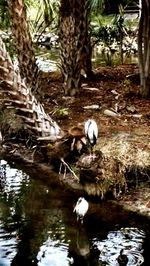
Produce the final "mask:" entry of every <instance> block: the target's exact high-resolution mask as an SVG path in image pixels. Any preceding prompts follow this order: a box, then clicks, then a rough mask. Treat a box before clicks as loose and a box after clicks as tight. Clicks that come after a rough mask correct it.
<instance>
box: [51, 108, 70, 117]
mask: <svg viewBox="0 0 150 266" xmlns="http://www.w3.org/2000/svg"><path fill="white" fill-rule="evenodd" d="M53 114H55V115H56V116H58V117H59V118H64V117H66V116H68V115H69V109H68V108H65V107H64V108H58V109H56V110H55V111H54V112H53Z"/></svg>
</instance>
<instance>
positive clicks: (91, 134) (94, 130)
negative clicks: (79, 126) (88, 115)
mask: <svg viewBox="0 0 150 266" xmlns="http://www.w3.org/2000/svg"><path fill="white" fill-rule="evenodd" d="M84 131H85V136H86V138H87V140H88V142H89V144H90V146H91V147H93V146H94V145H95V144H96V142H97V138H98V126H97V124H96V122H95V120H93V119H88V120H87V121H86V122H85V125H84Z"/></svg>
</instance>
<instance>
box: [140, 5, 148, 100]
mask: <svg viewBox="0 0 150 266" xmlns="http://www.w3.org/2000/svg"><path fill="white" fill-rule="evenodd" d="M138 57H139V70H140V81H141V94H142V96H143V97H146V98H148V97H150V3H149V1H148V0H143V1H142V11H141V17H140V21H139V32H138Z"/></svg>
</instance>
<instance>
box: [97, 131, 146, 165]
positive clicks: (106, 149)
mask: <svg viewBox="0 0 150 266" xmlns="http://www.w3.org/2000/svg"><path fill="white" fill-rule="evenodd" d="M97 148H100V150H101V151H102V153H103V154H104V155H105V156H106V157H113V158H115V159H117V160H118V161H120V162H121V163H122V164H123V165H124V166H125V167H126V168H129V167H133V166H135V167H137V168H147V167H150V144H149V136H147V137H146V136H141V137H140V136H136V135H135V136H131V135H129V134H123V133H121V134H118V135H116V136H111V137H110V138H109V139H108V137H107V138H101V140H100V143H99V145H98V147H97Z"/></svg>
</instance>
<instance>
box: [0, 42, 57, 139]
mask: <svg viewBox="0 0 150 266" xmlns="http://www.w3.org/2000/svg"><path fill="white" fill-rule="evenodd" d="M0 98H1V100H2V102H3V105H4V108H5V109H13V110H15V111H16V113H17V115H18V116H19V117H20V118H21V119H22V120H23V122H24V126H25V128H28V129H30V130H31V131H33V132H34V134H36V136H37V137H39V136H43V137H45V136H51V137H54V138H57V137H58V135H59V134H60V132H61V131H60V127H59V126H58V125H57V123H56V122H55V121H53V120H52V119H51V118H50V117H49V115H47V114H46V113H45V111H44V108H43V106H42V105H41V104H40V103H39V102H38V101H37V99H36V98H35V96H34V95H33V94H32V92H31V89H30V88H27V86H26V84H25V83H24V82H22V80H21V77H20V74H19V72H15V70H14V66H13V64H12V62H11V59H10V57H9V55H8V53H7V51H6V49H5V45H4V43H3V41H2V39H1V38H0Z"/></svg>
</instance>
